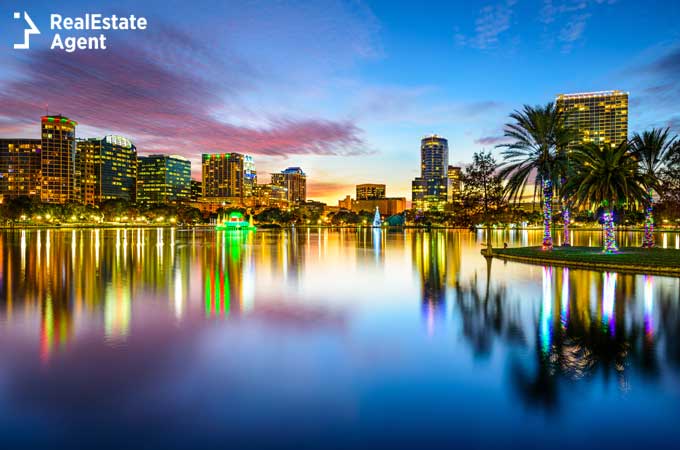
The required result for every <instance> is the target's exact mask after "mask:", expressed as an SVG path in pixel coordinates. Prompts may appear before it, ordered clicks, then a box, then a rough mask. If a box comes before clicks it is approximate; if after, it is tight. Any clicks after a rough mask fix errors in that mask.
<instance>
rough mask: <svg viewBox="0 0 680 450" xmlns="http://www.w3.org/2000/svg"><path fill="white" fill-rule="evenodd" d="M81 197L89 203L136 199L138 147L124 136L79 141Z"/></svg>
mask: <svg viewBox="0 0 680 450" xmlns="http://www.w3.org/2000/svg"><path fill="white" fill-rule="evenodd" d="M77 148H78V153H77V157H76V161H77V164H76V169H77V172H78V173H79V178H80V182H79V186H80V198H81V201H82V203H84V204H86V205H96V204H100V203H102V202H105V201H107V200H114V199H120V200H126V201H130V202H134V201H135V200H136V198H135V197H136V184H137V148H136V147H135V146H134V145H133V144H132V142H131V141H130V140H129V139H127V138H124V137H122V136H114V135H109V136H105V137H103V138H90V139H83V140H78V141H77Z"/></svg>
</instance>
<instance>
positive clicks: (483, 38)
mask: <svg viewBox="0 0 680 450" xmlns="http://www.w3.org/2000/svg"><path fill="white" fill-rule="evenodd" d="M516 3H517V0H505V1H503V2H500V3H496V4H493V5H487V6H485V7H483V8H482V9H481V10H480V11H479V15H478V16H477V19H476V20H475V28H474V34H473V35H471V36H467V35H465V34H464V33H461V32H459V31H457V32H456V33H455V35H454V39H455V41H456V43H457V44H458V45H460V46H468V47H473V48H477V49H482V50H484V49H489V48H494V47H496V46H497V45H498V44H499V41H500V37H499V36H500V35H501V34H502V33H504V32H506V31H507V30H509V29H510V26H511V24H512V16H513V7H514V6H515V4H516Z"/></svg>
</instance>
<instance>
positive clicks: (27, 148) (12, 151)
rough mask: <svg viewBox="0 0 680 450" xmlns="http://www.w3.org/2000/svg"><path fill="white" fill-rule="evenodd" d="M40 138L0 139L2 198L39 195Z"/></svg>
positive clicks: (0, 186) (0, 192)
mask: <svg viewBox="0 0 680 450" xmlns="http://www.w3.org/2000/svg"><path fill="white" fill-rule="evenodd" d="M40 145H41V141H40V139H0V195H1V196H2V198H13V197H19V196H28V197H39V196H40V153H41V150H40V148H41V147H40Z"/></svg>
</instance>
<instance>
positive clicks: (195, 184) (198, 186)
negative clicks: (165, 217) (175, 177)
mask: <svg viewBox="0 0 680 450" xmlns="http://www.w3.org/2000/svg"><path fill="white" fill-rule="evenodd" d="M201 198H203V182H201V181H198V180H191V201H192V202H197V201H199V200H200V199H201Z"/></svg>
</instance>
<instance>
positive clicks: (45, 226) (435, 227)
mask: <svg viewBox="0 0 680 450" xmlns="http://www.w3.org/2000/svg"><path fill="white" fill-rule="evenodd" d="M214 227H215V225H214V224H195V225H182V224H176V223H175V224H171V223H162V224H149V223H145V224H129V223H98V224H82V223H65V224H49V225H48V224H40V225H36V224H16V225H0V230H40V229H73V228H75V229H78V228H83V229H90V228H199V229H203V228H214ZM257 227H258V229H261V230H276V229H292V228H304V229H308V228H312V229H313V228H330V229H332V228H356V229H362V228H367V229H373V228H374V227H372V226H370V225H311V224H309V225H308V224H302V225H295V226H292V225H279V224H271V223H263V224H257ZM380 229H382V230H388V231H397V230H406V229H409V230H423V231H429V230H465V231H470V232H477V231H486V229H485V228H481V227H480V228H474V229H470V228H469V227H456V226H438V225H433V226H430V227H427V226H418V225H404V226H383V227H381V228H380ZM491 230H492V232H509V231H543V228H542V227H521V228H520V227H516V228H498V227H497V228H492V229H491ZM570 231H571V232H579V231H587V232H594V231H597V232H601V231H602V228H601V227H582V228H571V229H570ZM628 232H633V233H642V232H644V228H637V227H631V228H619V229H617V233H628ZM654 233H680V228H677V227H674V228H661V227H657V228H655V230H654Z"/></svg>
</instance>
